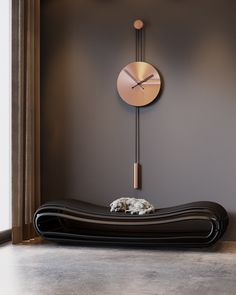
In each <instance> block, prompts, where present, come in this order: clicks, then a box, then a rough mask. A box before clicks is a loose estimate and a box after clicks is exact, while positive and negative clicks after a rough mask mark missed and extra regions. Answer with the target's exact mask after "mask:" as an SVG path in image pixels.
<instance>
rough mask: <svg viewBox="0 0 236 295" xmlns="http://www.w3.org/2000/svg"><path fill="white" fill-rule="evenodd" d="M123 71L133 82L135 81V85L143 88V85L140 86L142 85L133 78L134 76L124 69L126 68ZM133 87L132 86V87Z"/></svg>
mask: <svg viewBox="0 0 236 295" xmlns="http://www.w3.org/2000/svg"><path fill="white" fill-rule="evenodd" d="M124 71H125V72H126V74H127V75H128V76H129V77H130V78H131V79H132V80H133V81H134V82H135V83H137V85H139V86H140V87H141V88H142V89H144V88H143V87H142V85H140V84H139V83H140V82H138V81H137V80H136V79H135V78H134V76H133V75H132V74H131V73H130V72H129V71H128V70H126V69H124ZM132 88H133V87H132Z"/></svg>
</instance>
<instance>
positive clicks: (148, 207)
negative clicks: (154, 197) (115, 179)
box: [110, 198, 155, 215]
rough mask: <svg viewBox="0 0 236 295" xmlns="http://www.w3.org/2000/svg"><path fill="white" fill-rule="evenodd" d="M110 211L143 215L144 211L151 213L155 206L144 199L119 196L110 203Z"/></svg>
mask: <svg viewBox="0 0 236 295" xmlns="http://www.w3.org/2000/svg"><path fill="white" fill-rule="evenodd" d="M110 207H111V209H110V211H111V212H117V211H122V212H125V213H131V214H139V215H143V214H146V213H152V212H154V211H155V208H154V206H153V205H152V204H150V203H149V202H148V201H146V200H144V199H136V198H119V199H117V200H115V201H113V202H112V203H111V204H110Z"/></svg>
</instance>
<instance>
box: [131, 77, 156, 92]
mask: <svg viewBox="0 0 236 295" xmlns="http://www.w3.org/2000/svg"><path fill="white" fill-rule="evenodd" d="M153 76H154V75H153V74H152V75H149V76H148V77H146V78H145V79H143V80H142V81H140V82H136V83H137V84H136V85H134V86H133V87H132V89H134V88H135V87H137V86H138V85H139V86H140V85H141V84H142V83H144V82H146V81H148V80H149V79H151V78H152V77H153Z"/></svg>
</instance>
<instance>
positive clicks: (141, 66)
mask: <svg viewBox="0 0 236 295" xmlns="http://www.w3.org/2000/svg"><path fill="white" fill-rule="evenodd" d="M160 88H161V79H160V75H159V73H158V71H157V70H156V69H155V68H154V67H153V66H152V65H150V64H149V63H146V62H142V61H137V62H132V63H130V64H128V65H127V66H125V67H124V68H123V69H122V70H121V72H120V74H119V76H118V79H117V90H118V93H119V95H120V97H121V98H122V99H123V100H124V101H125V102H126V103H128V104H129V105H132V106H137V107H141V106H145V105H147V104H149V103H151V102H152V101H153V100H154V99H155V98H156V97H157V95H158V93H159V91H160Z"/></svg>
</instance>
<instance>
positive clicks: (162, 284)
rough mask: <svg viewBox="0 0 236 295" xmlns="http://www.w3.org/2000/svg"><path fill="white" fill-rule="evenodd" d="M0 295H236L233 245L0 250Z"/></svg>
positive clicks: (8, 247)
mask: <svg viewBox="0 0 236 295" xmlns="http://www.w3.org/2000/svg"><path fill="white" fill-rule="evenodd" d="M0 294H2V295H8V294H13V295H15V294H17V295H39V294H40V295H54V294H55V295H71V294H74V295H75V294H79V295H94V294H96V295H118V294H119V295H123V294H125V295H133V294H136V295H139V294H140V295H145V294H148V295H154V294H155V295H172V294H173V295H185V294H186V295H195V294H198V295H201V294H203V295H211V294H212V295H217V294H221V295H223V294H225V295H226V294H227V295H229V294H230V295H235V294H236V242H230V243H229V242H224V243H220V244H218V247H217V248H216V247H215V248H213V249H208V250H177V251H174V250H140V249H118V248H115V249H114V248H101V247H100V248H89V247H79V246H58V245H55V244H50V243H44V244H36V245H21V246H12V245H10V244H5V245H2V246H0Z"/></svg>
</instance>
